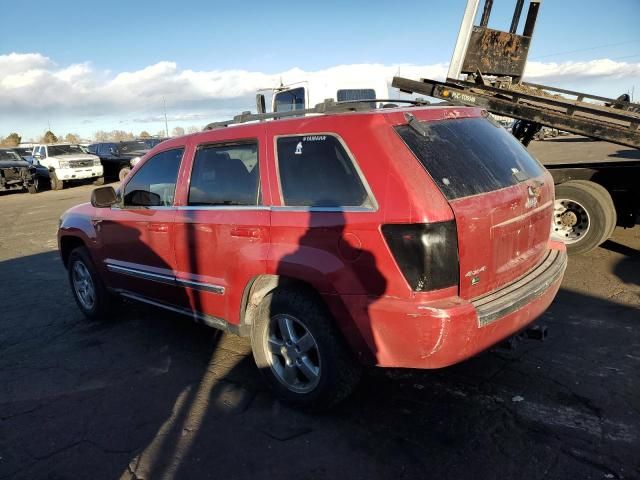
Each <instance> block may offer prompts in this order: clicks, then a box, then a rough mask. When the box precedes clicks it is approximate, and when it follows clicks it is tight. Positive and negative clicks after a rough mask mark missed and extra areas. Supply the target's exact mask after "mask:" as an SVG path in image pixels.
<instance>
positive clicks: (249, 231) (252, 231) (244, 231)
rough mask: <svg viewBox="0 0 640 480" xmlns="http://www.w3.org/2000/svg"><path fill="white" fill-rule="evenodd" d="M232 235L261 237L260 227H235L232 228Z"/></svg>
mask: <svg viewBox="0 0 640 480" xmlns="http://www.w3.org/2000/svg"><path fill="white" fill-rule="evenodd" d="M231 236H232V237H248V238H260V236H261V235H260V229H259V228H253V227H233V228H232V229H231Z"/></svg>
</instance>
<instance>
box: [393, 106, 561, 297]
mask: <svg viewBox="0 0 640 480" xmlns="http://www.w3.org/2000/svg"><path fill="white" fill-rule="evenodd" d="M396 130H397V132H398V133H399V135H400V136H401V137H402V139H403V140H404V142H405V143H406V145H407V146H408V147H409V148H410V149H411V151H412V152H413V154H414V155H415V156H416V158H417V159H418V160H419V161H420V163H422V165H423V166H424V167H425V169H426V170H427V172H428V173H429V175H430V176H431V177H432V179H433V181H434V182H435V183H436V184H437V185H438V187H439V188H440V190H441V191H442V193H443V194H444V196H445V197H446V198H447V200H448V201H449V204H450V206H451V208H452V210H453V212H454V215H455V220H456V227H457V231H458V255H459V262H460V296H461V297H462V298H466V299H473V298H476V297H478V296H481V295H483V294H485V293H487V292H491V291H493V290H495V289H497V288H499V287H501V286H503V285H505V284H508V283H511V282H512V281H514V280H515V279H517V278H518V277H521V276H522V275H524V274H525V273H526V272H527V271H529V270H531V269H532V268H533V267H535V266H536V265H537V264H538V263H540V262H541V261H542V259H543V257H544V255H545V254H546V252H547V248H548V246H547V242H548V239H549V234H550V225H551V219H552V215H553V182H552V180H551V177H550V176H549V175H548V173H547V172H546V171H545V169H544V167H542V166H541V165H540V164H539V163H538V162H537V161H536V160H535V159H534V158H533V157H531V155H529V153H528V152H527V150H526V149H525V148H524V147H523V146H522V145H521V144H520V143H519V142H518V141H517V140H516V139H515V138H514V137H513V136H512V135H511V134H510V133H509V132H507V131H506V130H505V129H504V128H503V127H501V126H500V125H499V124H498V123H496V122H494V121H493V120H490V119H487V118H478V117H476V118H458V119H449V120H440V121H431V122H429V121H427V122H419V121H417V120H415V119H414V120H412V121H410V122H409V124H408V125H401V126H398V127H396Z"/></svg>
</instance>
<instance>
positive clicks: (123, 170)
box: [118, 167, 131, 182]
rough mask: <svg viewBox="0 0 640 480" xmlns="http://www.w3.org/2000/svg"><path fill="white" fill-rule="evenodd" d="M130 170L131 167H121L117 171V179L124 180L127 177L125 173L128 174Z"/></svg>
mask: <svg viewBox="0 0 640 480" xmlns="http://www.w3.org/2000/svg"><path fill="white" fill-rule="evenodd" d="M130 171H131V167H122V168H121V169H120V171H119V172H118V180H120V181H121V182H122V181H124V179H125V178H127V175H129V172H130Z"/></svg>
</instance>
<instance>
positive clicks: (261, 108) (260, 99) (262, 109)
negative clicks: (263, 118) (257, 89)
mask: <svg viewBox="0 0 640 480" xmlns="http://www.w3.org/2000/svg"><path fill="white" fill-rule="evenodd" d="M256 111H257V112H258V113H266V112H267V107H266V105H265V101H264V95H263V94H261V93H258V94H257V95H256Z"/></svg>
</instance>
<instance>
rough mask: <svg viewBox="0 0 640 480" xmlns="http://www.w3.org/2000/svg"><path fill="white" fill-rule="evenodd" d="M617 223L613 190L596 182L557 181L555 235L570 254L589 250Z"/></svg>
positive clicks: (552, 234) (555, 238)
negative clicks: (607, 189)
mask: <svg viewBox="0 0 640 480" xmlns="http://www.w3.org/2000/svg"><path fill="white" fill-rule="evenodd" d="M615 224H616V210H615V207H614V205H613V201H612V200H611V196H610V195H609V192H607V191H606V190H605V189H604V188H603V187H601V186H600V185H598V184H595V183H593V182H588V181H584V180H572V181H569V182H566V183H562V184H560V185H556V200H555V205H554V217H553V223H552V228H551V237H552V238H553V239H554V240H560V241H562V242H564V243H565V244H566V245H567V251H568V252H569V253H570V254H580V253H586V252H589V251H591V250H593V249H594V248H596V247H597V246H598V245H600V244H601V243H603V242H604V241H605V240H607V239H608V238H609V237H610V236H611V233H612V232H613V229H614V228H615Z"/></svg>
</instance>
